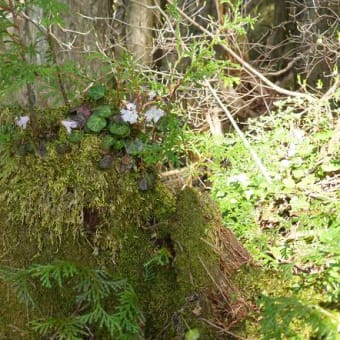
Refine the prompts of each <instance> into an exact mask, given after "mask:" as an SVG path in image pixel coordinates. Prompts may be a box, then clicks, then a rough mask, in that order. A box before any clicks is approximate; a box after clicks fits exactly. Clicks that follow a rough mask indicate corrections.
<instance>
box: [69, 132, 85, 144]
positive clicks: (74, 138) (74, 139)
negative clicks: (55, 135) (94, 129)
mask: <svg viewBox="0 0 340 340" xmlns="http://www.w3.org/2000/svg"><path fill="white" fill-rule="evenodd" d="M82 138H83V135H82V133H81V132H79V131H72V133H71V134H70V135H69V136H68V140H69V141H70V142H71V143H80V142H81V140H82Z"/></svg>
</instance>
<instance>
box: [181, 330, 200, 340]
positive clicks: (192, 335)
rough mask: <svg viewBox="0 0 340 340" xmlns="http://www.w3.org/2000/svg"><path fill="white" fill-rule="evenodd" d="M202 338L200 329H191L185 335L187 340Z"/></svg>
mask: <svg viewBox="0 0 340 340" xmlns="http://www.w3.org/2000/svg"><path fill="white" fill-rule="evenodd" d="M199 338H200V331H199V330H198V328H193V329H190V330H189V331H187V332H186V333H185V340H197V339H199Z"/></svg>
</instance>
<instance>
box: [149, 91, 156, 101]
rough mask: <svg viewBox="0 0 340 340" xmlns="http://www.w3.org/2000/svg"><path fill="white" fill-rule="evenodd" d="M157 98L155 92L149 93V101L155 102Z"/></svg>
mask: <svg viewBox="0 0 340 340" xmlns="http://www.w3.org/2000/svg"><path fill="white" fill-rule="evenodd" d="M156 96H157V93H156V92H155V91H150V92H149V100H154V99H155V98H156Z"/></svg>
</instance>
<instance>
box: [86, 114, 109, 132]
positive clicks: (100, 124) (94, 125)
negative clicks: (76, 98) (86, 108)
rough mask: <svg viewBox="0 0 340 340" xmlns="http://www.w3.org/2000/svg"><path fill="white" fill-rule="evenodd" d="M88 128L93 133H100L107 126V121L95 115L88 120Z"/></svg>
mask: <svg viewBox="0 0 340 340" xmlns="http://www.w3.org/2000/svg"><path fill="white" fill-rule="evenodd" d="M86 126H87V127H88V128H89V129H90V130H91V131H93V132H100V131H102V130H103V129H104V128H105V126H106V120H105V119H104V118H102V117H100V116H98V115H97V114H93V115H92V116H90V118H89V119H88V121H87V123H86Z"/></svg>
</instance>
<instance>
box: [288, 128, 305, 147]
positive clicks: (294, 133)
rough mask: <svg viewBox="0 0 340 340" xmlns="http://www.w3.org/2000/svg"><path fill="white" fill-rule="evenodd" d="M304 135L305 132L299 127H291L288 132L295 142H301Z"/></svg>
mask: <svg viewBox="0 0 340 340" xmlns="http://www.w3.org/2000/svg"><path fill="white" fill-rule="evenodd" d="M304 135H305V132H304V131H303V130H300V129H292V130H291V132H290V136H291V137H292V138H293V139H294V142H295V143H297V144H298V143H302V142H303V137H304Z"/></svg>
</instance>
